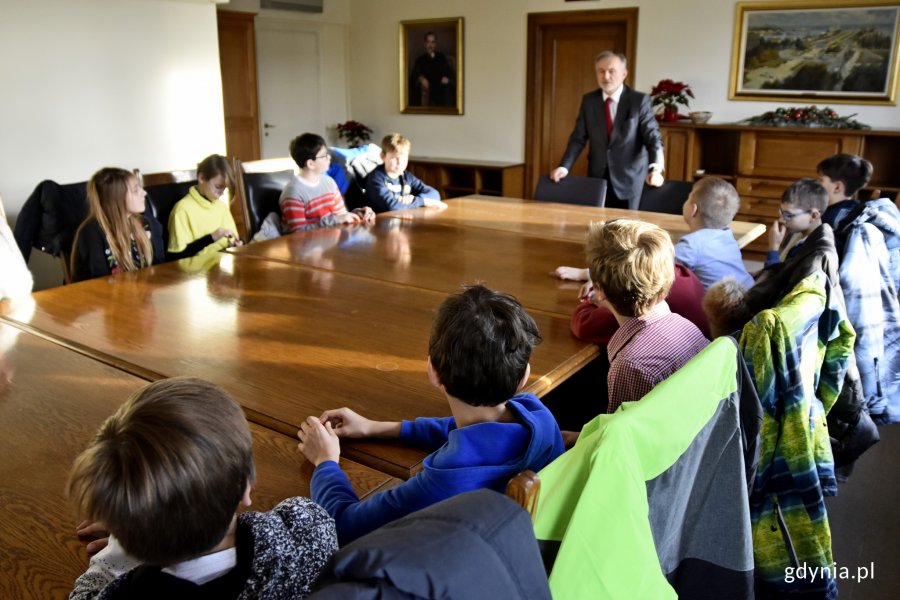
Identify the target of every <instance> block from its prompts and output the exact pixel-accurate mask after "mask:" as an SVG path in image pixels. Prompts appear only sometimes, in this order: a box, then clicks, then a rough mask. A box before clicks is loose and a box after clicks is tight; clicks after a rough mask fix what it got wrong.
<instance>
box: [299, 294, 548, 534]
mask: <svg viewBox="0 0 900 600" xmlns="http://www.w3.org/2000/svg"><path fill="white" fill-rule="evenodd" d="M539 341H540V333H539V332H538V329H537V325H536V324H535V322H534V319H532V318H531V316H530V315H529V314H528V313H527V312H526V311H525V309H524V308H522V305H521V304H519V302H518V301H516V300H515V299H514V298H513V297H511V296H508V295H506V294H501V293H498V292H494V291H491V290H489V289H487V288H486V287H484V286H481V285H476V286H472V287H468V288H466V289H465V291H463V292H462V293H460V294H455V295H452V296H449V297H448V298H447V299H446V300H444V302H443V303H442V304H441V306H440V308H438V311H437V313H436V314H435V318H434V323H433V326H432V331H431V339H430V340H429V343H428V377H429V379H430V380H431V382H432V384H434V385H435V386H436V387H438V388H439V389H440V390H441V391H443V392H444V394H445V396H446V398H447V403H448V404H449V405H450V413H451V414H452V415H453V416H451V417H444V418H419V419H416V420H415V421H403V422H387V421H372V420H370V419H367V418H365V417H362V416H360V415H359V414H357V413H356V412H354V411H352V410H350V409H349V408H340V409H337V410H328V411H325V412H324V413H323V414H322V416H321V417H318V418H317V417H313V416H311V417H308V418H307V419H306V422H304V423H303V424H302V425H301V428H300V431H298V432H297V435H298V437H299V438H300V444H299V448H300V451H301V452H303V454H304V455H305V456H306V458H307V459H308V460H309V461H310V462H312V463H313V464H314V465H315V467H316V468H315V471H314V472H313V476H312V482H311V489H312V497H313V499H314V500H315V501H316V502H317V503H318V504H320V505H321V506H322V507H324V508H325V510H326V511H328V514H329V515H331V516H332V517H334V519H335V522H336V523H337V530H338V539H339V541H340V543H341V544H346V543H347V542H350V541H352V540H354V539H356V538H357V537H360V536H362V535H364V534H366V533H368V532H370V531H372V530H374V529H377V528H378V527H381V526H382V525H384V524H386V523H389V522H391V521H394V520H396V519H399V518H400V517H403V516H405V515H407V514H409V513H411V512H415V511H417V510H420V509H422V508H425V507H426V506H430V505H432V504H435V503H436V502H440V501H441V500H444V499H446V498H449V497H451V496H455V495H456V494H461V493H463V492H468V491H471V490H476V489H480V488H491V489H494V490H497V491H500V492H502V491H503V490H504V489H505V488H506V484H507V482H508V481H509V479H510V478H511V477H513V476H514V475H516V474H517V473H519V472H520V471H523V470H525V469H531V470H533V471H539V470H540V469H542V468H543V467H544V466H546V465H547V464H549V463H550V462H552V461H553V460H554V459H555V458H556V457H557V456H559V455H560V454H562V452H563V450H564V448H563V440H562V435H561V433H560V431H559V426H558V425H557V424H556V420H555V419H554V417H553V415H552V414H551V413H550V411H549V410H548V409H547V408H546V407H545V406H544V405H543V404H542V403H541V401H540V400H539V399H538V398H537V397H536V396H534V395H533V394H529V393H518V392H519V391H520V390H521V389H522V387H523V386H524V385H525V383H526V382H527V381H528V376H529V374H530V372H531V367H530V365H529V363H528V361H529V359H530V358H531V352H532V350H533V348H534V346H535V345H536V344H537V343H538V342H539ZM341 437H345V438H362V437H378V438H394V439H396V438H399V439H400V440H401V441H403V442H404V443H406V444H409V445H414V446H417V447H421V448H425V449H427V450H431V451H432V453H431V454H430V455H428V456H427V457H426V458H425V460H424V462H423V467H422V471H421V472H419V473H418V474H416V475H415V476H414V477H412V478H411V479H409V480H408V481H406V482H405V483H403V484H402V485H399V486H397V487H395V488H393V489H390V490H387V491H384V492H381V493H379V494H376V495H374V496H373V497H371V498H370V499H368V500H366V501H365V502H360V501H359V498H358V497H357V496H356V494H355V493H354V492H353V488H352V487H351V486H350V481H349V480H348V479H347V476H346V475H345V474H344V472H343V470H341V468H340V467H339V466H338V457H339V456H340V442H339V438H341Z"/></svg>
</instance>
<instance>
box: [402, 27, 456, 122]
mask: <svg viewBox="0 0 900 600" xmlns="http://www.w3.org/2000/svg"><path fill="white" fill-rule="evenodd" d="M463 80H464V79H463V18H462V17H455V18H450V19H421V20H417V21H400V112H401V113H404V114H422V115H461V114H463Z"/></svg>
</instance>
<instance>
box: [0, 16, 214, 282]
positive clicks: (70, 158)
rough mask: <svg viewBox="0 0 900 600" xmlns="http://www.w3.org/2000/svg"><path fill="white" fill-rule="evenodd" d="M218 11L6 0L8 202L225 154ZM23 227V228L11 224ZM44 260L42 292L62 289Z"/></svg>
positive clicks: (3, 180) (3, 154) (1, 38)
mask: <svg viewBox="0 0 900 600" xmlns="http://www.w3.org/2000/svg"><path fill="white" fill-rule="evenodd" d="M215 10H216V9H215V5H213V4H210V3H185V2H181V1H175V0H79V1H78V2H72V0H40V1H39V2H21V1H20V0H0V15H2V16H0V82H2V87H3V89H2V93H0V119H2V133H0V195H2V197H3V202H4V205H5V206H6V208H7V212H8V213H9V214H10V215H11V216H13V217H14V216H16V215H17V214H18V212H19V209H20V208H21V206H22V204H23V203H24V201H25V200H26V198H27V197H28V195H29V194H30V193H31V191H32V190H33V189H34V187H35V185H36V184H37V183H38V182H40V181H41V180H43V179H54V180H56V181H59V182H61V183H70V182H75V181H84V180H86V179H88V178H89V177H90V176H91V174H92V173H93V172H94V171H96V170H97V169H99V168H100V167H103V166H107V165H111V166H121V167H125V168H135V167H137V168H140V169H141V170H142V171H144V172H153V171H162V170H171V169H177V168H186V167H190V166H191V165H195V164H196V163H197V162H198V161H199V160H200V159H202V158H203V157H204V156H206V155H208V154H210V153H212V152H224V151H225V131H224V117H223V112H222V85H221V78H220V74H219V53H218V34H217V30H216V18H215ZM11 220H12V219H11ZM40 254H41V253H33V255H32V256H34V257H35V258H34V259H33V260H32V263H31V267H32V270H33V271H34V272H35V278H36V287H37V288H42V287H47V286H48V285H57V284H58V283H59V282H60V281H61V275H60V272H59V271H58V269H57V267H56V265H55V264H54V262H53V261H47V260H41V256H40Z"/></svg>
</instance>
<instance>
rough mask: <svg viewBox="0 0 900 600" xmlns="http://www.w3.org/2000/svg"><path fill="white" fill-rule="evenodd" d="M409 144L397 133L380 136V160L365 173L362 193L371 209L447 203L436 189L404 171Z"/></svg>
mask: <svg viewBox="0 0 900 600" xmlns="http://www.w3.org/2000/svg"><path fill="white" fill-rule="evenodd" d="M411 147H412V144H411V143H410V141H409V140H408V139H407V138H405V137H403V136H402V135H400V134H399V133H390V134H388V135H386V136H384V139H383V140H381V160H383V161H384V164H381V165H378V166H377V167H375V169H374V170H373V171H372V172H371V173H369V175H368V176H367V177H366V197H367V198H368V200H369V205H370V206H371V207H372V208H373V209H374V210H375V212H387V211H389V210H403V209H405V208H416V207H419V206H431V207H434V208H446V207H447V205H446V204H444V203H443V202H441V195H440V194H439V193H438V191H437V190H436V189H434V188H433V187H431V186H429V185H426V184H425V183H423V182H422V180H421V179H419V178H418V177H416V176H415V175H413V174H412V173H407V172H406V166H407V165H408V164H409V150H410V148H411Z"/></svg>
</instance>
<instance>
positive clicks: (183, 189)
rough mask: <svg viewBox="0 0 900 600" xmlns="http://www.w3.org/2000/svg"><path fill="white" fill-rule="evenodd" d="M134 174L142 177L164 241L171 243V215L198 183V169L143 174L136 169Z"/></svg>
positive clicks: (166, 244) (166, 243)
mask: <svg viewBox="0 0 900 600" xmlns="http://www.w3.org/2000/svg"><path fill="white" fill-rule="evenodd" d="M134 174H135V175H137V176H138V177H140V179H141V182H142V185H143V187H144V189H145V190H146V191H147V199H148V200H149V201H150V206H151V207H152V210H153V216H154V217H156V220H157V221H159V224H160V225H162V230H163V243H164V244H165V246H166V247H168V245H169V215H170V214H172V209H173V208H174V207H175V205H176V204H177V203H178V201H179V200H181V199H182V198H184V197H185V196H187V194H188V191H190V189H191V187H192V186H194V185H196V184H197V171H196V170H194V169H188V170H183V171H165V172H161V173H148V174H146V175H144V174H142V173H141V172H140V171H139V170H137V169H135V170H134Z"/></svg>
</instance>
